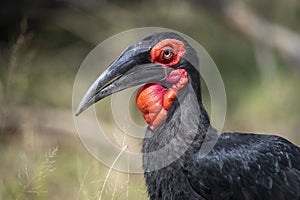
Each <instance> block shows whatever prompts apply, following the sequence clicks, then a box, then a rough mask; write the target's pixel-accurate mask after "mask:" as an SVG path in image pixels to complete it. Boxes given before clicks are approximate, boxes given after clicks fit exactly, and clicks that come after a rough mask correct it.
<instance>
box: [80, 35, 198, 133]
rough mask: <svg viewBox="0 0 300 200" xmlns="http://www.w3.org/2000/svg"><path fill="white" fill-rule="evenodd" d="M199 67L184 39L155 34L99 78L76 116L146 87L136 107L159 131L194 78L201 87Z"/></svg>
mask: <svg viewBox="0 0 300 200" xmlns="http://www.w3.org/2000/svg"><path fill="white" fill-rule="evenodd" d="M196 65H198V58H197V55H196V52H195V50H194V49H193V48H192V47H191V46H190V45H189V44H188V43H187V41H185V40H184V39H183V38H182V37H181V36H179V35H178V34H175V33H172V32H159V33H154V34H153V35H150V36H148V37H146V38H144V39H143V40H142V41H140V42H137V43H135V44H133V45H131V46H129V47H128V48H127V49H126V50H125V51H124V52H123V53H122V54H121V55H120V57H119V58H117V59H116V60H115V61H114V62H113V63H112V64H111V65H110V66H109V67H108V68H107V69H106V70H105V71H104V72H103V73H102V74H101V75H100V76H99V77H98V78H97V80H96V81H95V82H94V83H93V84H92V85H91V86H90V88H89V89H88V91H87V92H86V94H85V95H84V97H83V99H82V100H81V102H80V104H79V106H78V109H77V111H76V116H77V115H79V114H80V113H81V112H83V111H84V110H85V109H87V108H88V107H89V106H91V105H92V104H94V103H96V102H97V101H99V100H101V99H103V98H104V97H106V96H109V95H111V94H113V93H116V92H118V91H121V90H124V89H126V88H129V87H133V86H137V85H140V84H145V85H144V86H143V87H141V88H140V90H139V91H138V93H137V97H136V104H137V106H138V108H139V109H140V111H141V112H142V114H143V116H144V118H145V120H146V121H147V123H148V124H149V127H150V128H151V129H152V130H155V129H156V127H157V126H158V125H159V124H160V123H161V122H162V121H163V119H164V118H165V117H166V115H167V114H168V111H169V110H170V108H171V106H172V103H173V101H174V100H175V99H176V98H177V97H178V95H179V93H180V92H181V90H182V89H184V87H185V86H186V85H187V84H192V79H194V80H193V82H197V83H196V86H197V85H199V84H200V83H199V73H198V71H197V70H196V69H195V67H194V66H196ZM195 79H196V80H195ZM197 89H198V88H197ZM198 95H199V97H198V98H201V97H200V94H198Z"/></svg>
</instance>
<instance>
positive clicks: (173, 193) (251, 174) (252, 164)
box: [80, 33, 300, 200]
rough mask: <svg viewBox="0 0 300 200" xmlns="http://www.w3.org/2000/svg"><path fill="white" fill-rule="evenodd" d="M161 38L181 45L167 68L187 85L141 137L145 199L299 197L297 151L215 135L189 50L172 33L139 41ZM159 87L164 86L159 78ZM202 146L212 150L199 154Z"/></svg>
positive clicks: (265, 140)
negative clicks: (160, 119) (177, 56)
mask: <svg viewBox="0 0 300 200" xmlns="http://www.w3.org/2000/svg"><path fill="white" fill-rule="evenodd" d="M167 38H172V39H174V38H175V39H178V40H180V41H182V42H183V43H184V45H185V47H186V53H185V56H184V57H183V59H181V60H180V62H179V63H178V64H176V66H172V70H176V69H185V70H186V71H187V72H188V76H189V81H188V84H187V85H186V86H185V87H184V88H182V89H181V90H180V91H179V93H178V95H177V97H176V99H175V101H174V102H173V103H172V106H171V108H170V110H169V111H168V114H167V116H166V118H165V119H164V120H163V122H162V123H161V124H160V125H159V126H158V127H157V128H156V129H155V130H152V129H151V128H149V127H148V128H147V130H146V133H145V136H146V137H145V139H144V142H143V149H142V151H143V153H144V161H143V166H144V169H145V179H146V184H147V190H148V193H149V197H150V199H151V200H163V199H170V200H183V199H190V200H201V199H207V200H208V199H218V200H219V199H220V200H223V199H224V200H225V199H226V200H240V199H247V200H260V199H261V200H271V199H272V200H276V199H287V200H297V199H300V148H299V147H297V146H296V145H294V144H292V143H291V142H289V141H287V140H286V139H284V138H282V137H279V136H274V135H259V134H250V133H222V134H218V133H217V131H216V130H215V129H214V128H212V127H211V125H210V121H209V117H208V114H207V112H206V110H205V108H204V106H203V104H202V99H201V92H200V91H201V87H200V74H199V72H198V71H197V70H196V67H197V65H198V58H197V54H196V52H195V50H194V49H193V48H192V47H191V46H190V45H189V44H188V43H187V42H186V41H185V40H184V39H183V38H182V37H180V36H178V35H177V34H174V33H156V34H153V35H151V36H149V37H147V38H145V39H144V41H142V42H143V44H147V45H149V50H150V49H151V47H153V45H155V44H156V43H158V42H159V41H162V40H164V39H167ZM138 44H139V43H138ZM136 46H138V45H137V44H135V45H133V46H132V47H129V49H132V48H135V47H136ZM145 52H146V53H145ZM147 53H149V52H147V51H143V53H142V55H143V56H141V57H142V59H143V61H144V63H149V62H151V61H150V57H149V56H147ZM121 57H122V56H121ZM137 63H142V62H141V60H139V62H137ZM123 70H124V69H123ZM160 83H161V84H163V85H164V86H165V87H168V83H166V82H165V81H164V80H160ZM103 85H104V84H103ZM116 85H117V83H116ZM122 89H125V87H123V88H122ZM97 92H98V91H97ZM113 92H114V91H113ZM111 93H112V92H111ZM98 94H99V92H98ZM105 96H107V94H105V95H102V96H101V97H100V98H97V99H96V100H95V101H98V100H100V99H102V98H104V97H105ZM95 101H94V102H95ZM90 104H91V103H90ZM82 107H84V106H82ZM80 112H81V111H80ZM207 144H211V145H213V148H212V149H211V150H210V149H209V150H210V151H209V153H208V154H205V153H203V152H205V150H204V151H202V150H203V148H205V145H206V146H208V147H210V145H207ZM214 144H215V145H214Z"/></svg>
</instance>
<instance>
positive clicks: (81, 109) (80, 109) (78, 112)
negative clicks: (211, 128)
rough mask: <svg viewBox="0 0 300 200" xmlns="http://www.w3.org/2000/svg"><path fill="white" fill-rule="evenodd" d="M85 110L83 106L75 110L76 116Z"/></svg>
mask: <svg viewBox="0 0 300 200" xmlns="http://www.w3.org/2000/svg"><path fill="white" fill-rule="evenodd" d="M82 112H83V108H82V107H78V108H77V110H76V112H75V116H76V117H78V116H79V115H80V114H81V113H82Z"/></svg>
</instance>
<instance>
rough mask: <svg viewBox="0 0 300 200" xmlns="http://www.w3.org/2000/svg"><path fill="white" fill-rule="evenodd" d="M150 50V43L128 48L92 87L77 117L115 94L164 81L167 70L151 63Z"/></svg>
mask: <svg viewBox="0 0 300 200" xmlns="http://www.w3.org/2000/svg"><path fill="white" fill-rule="evenodd" d="M150 49H151V45H149V42H148V41H141V42H138V43H136V44H134V45H132V46H130V47H128V48H127V49H126V50H125V51H124V52H123V53H122V54H121V56H120V57H119V58H117V59H116V60H115V61H114V62H113V63H112V64H111V65H110V66H109V67H108V68H107V69H106V70H105V71H104V72H103V73H102V74H101V75H100V76H99V77H98V78H97V80H96V81H95V82H94V83H93V84H92V85H91V86H90V88H89V89H88V91H87V92H86V94H85V95H84V97H83V98H82V100H81V102H80V104H79V106H78V108H77V111H76V113H75V115H76V116H78V115H79V114H80V113H82V112H83V111H84V110H86V109H87V108H88V107H89V106H91V105H93V104H94V103H96V102H97V101H99V100H101V99H103V98H104V97H107V96H109V95H111V94H113V93H116V92H119V91H121V90H124V89H127V88H130V87H133V86H136V85H140V84H144V83H150V82H161V81H164V80H165V76H166V75H165V74H166V71H165V70H167V69H166V68H165V67H163V66H162V65H159V64H155V63H152V62H151V59H150V54H149V52H150ZM168 70H169V69H168Z"/></svg>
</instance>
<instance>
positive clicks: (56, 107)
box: [0, 0, 300, 199]
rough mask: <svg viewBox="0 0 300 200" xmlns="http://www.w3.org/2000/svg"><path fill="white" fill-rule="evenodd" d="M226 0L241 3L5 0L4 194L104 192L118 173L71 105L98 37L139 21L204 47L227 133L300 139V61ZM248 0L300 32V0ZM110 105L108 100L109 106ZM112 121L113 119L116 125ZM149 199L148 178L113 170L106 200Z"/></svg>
mask: <svg viewBox="0 0 300 200" xmlns="http://www.w3.org/2000/svg"><path fill="white" fill-rule="evenodd" d="M226 2H231V3H239V2H240V1H229V0H228V1H218V0H215V1H208V0H203V1H179V0H178V1H158V0H155V1H117V0H114V1H101V0H99V1H96V0H91V1H84V0H76V1H75V0H73V1H72V0H69V1H68V0H62V1H50V0H46V1H31V2H30V1H29V2H28V1H26V2H25V1H17V0H15V1H6V2H3V3H2V5H1V8H0V10H1V12H0V13H1V14H0V16H1V17H0V27H1V30H0V103H1V107H0V137H1V138H0V154H1V156H0V163H1V165H0V174H2V179H1V181H0V199H95V198H96V197H97V195H98V196H99V191H101V187H102V185H103V181H104V180H105V177H106V175H107V172H108V170H109V169H108V168H107V167H106V166H103V165H101V164H100V163H98V162H97V161H95V160H94V159H93V157H92V156H91V155H90V154H88V153H87V152H86V151H85V149H84V147H83V145H82V144H81V143H80V141H79V140H78V138H77V135H76V131H75V129H74V127H73V126H74V125H73V121H72V111H71V105H72V87H73V82H74V78H75V75H76V72H77V70H78V68H79V66H80V64H81V62H82V61H83V59H84V58H85V57H86V55H87V54H88V53H89V51H91V50H92V49H93V48H94V47H95V46H96V45H97V44H98V43H100V42H101V41H103V40H104V39H106V38H107V37H109V36H111V35H113V34H117V33H119V32H121V31H125V30H128V29H132V28H136V27H145V26H147V27H148V26H156V27H165V28H170V29H174V30H177V31H180V32H183V33H185V34H187V35H189V36H191V37H192V38H193V39H195V40H196V41H198V42H199V43H200V44H202V45H203V47H204V48H205V49H206V50H207V51H208V53H209V54H210V55H211V57H212V58H213V60H214V61H215V62H216V64H217V66H218V68H219V70H220V72H221V75H222V78H223V81H224V83H225V87H226V95H227V100H228V108H227V118H226V123H225V128H224V130H230V131H238V130H239V131H249V132H264V133H265V132H270V133H275V134H278V135H282V136H284V137H286V138H288V139H290V140H292V141H293V142H295V143H297V144H300V137H299V134H300V125H299V120H300V104H299V102H300V93H299V83H300V82H299V76H300V66H299V65H297V64H295V63H293V62H289V59H287V58H286V57H283V56H282V54H280V52H278V51H277V50H276V49H273V48H272V47H270V46H266V45H265V44H263V43H261V42H259V41H255V40H253V38H250V37H249V36H248V35H247V34H245V33H243V32H241V31H239V30H238V29H236V28H235V27H234V24H233V23H232V22H231V21H228V19H226V18H225V16H224V13H222V10H221V7H222V5H223V3H226ZM243 2H244V3H246V4H245V5H248V6H249V7H250V8H251V9H252V10H253V11H254V13H256V14H257V16H259V17H260V18H261V19H263V20H266V21H267V22H269V23H273V24H277V25H279V26H282V27H284V28H285V29H286V30H289V31H292V32H293V33H294V34H295V36H296V37H300V26H299V20H300V12H299V11H300V3H299V1H296V0H287V1H282V0H275V1H274V0H272V1H271V0H267V1H259V0H251V1H250V0H249V1H243ZM287 41H288V40H287ZM275 42H276V41H275ZM296 53H298V54H299V57H300V52H296ZM203 89H204V91H203V92H204V101H205V103H206V105H209V95H208V94H207V91H206V90H205V87H204V86H203ZM107 102H108V101H106V102H105V101H104V102H103V103H102V104H99V105H98V106H99V107H100V110H101V106H102V107H105V106H107ZM110 119H111V116H109V115H108V116H103V120H104V121H105V123H107V124H108V127H109V124H110ZM56 147H58V149H57V150H56V151H55V154H51V152H52V153H53V150H54V149H55V148H56ZM49 152H50V153H49ZM45 154H46V155H45ZM51 156H52V157H51ZM47 160H48V161H49V160H50V161H49V162H48V161H47ZM146 198H147V196H146V194H145V188H144V181H143V177H142V175H133V174H130V175H128V174H126V173H121V172H120V173H119V172H116V171H113V172H112V173H111V174H110V176H109V179H108V184H107V185H106V188H105V190H104V194H103V199H146Z"/></svg>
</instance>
